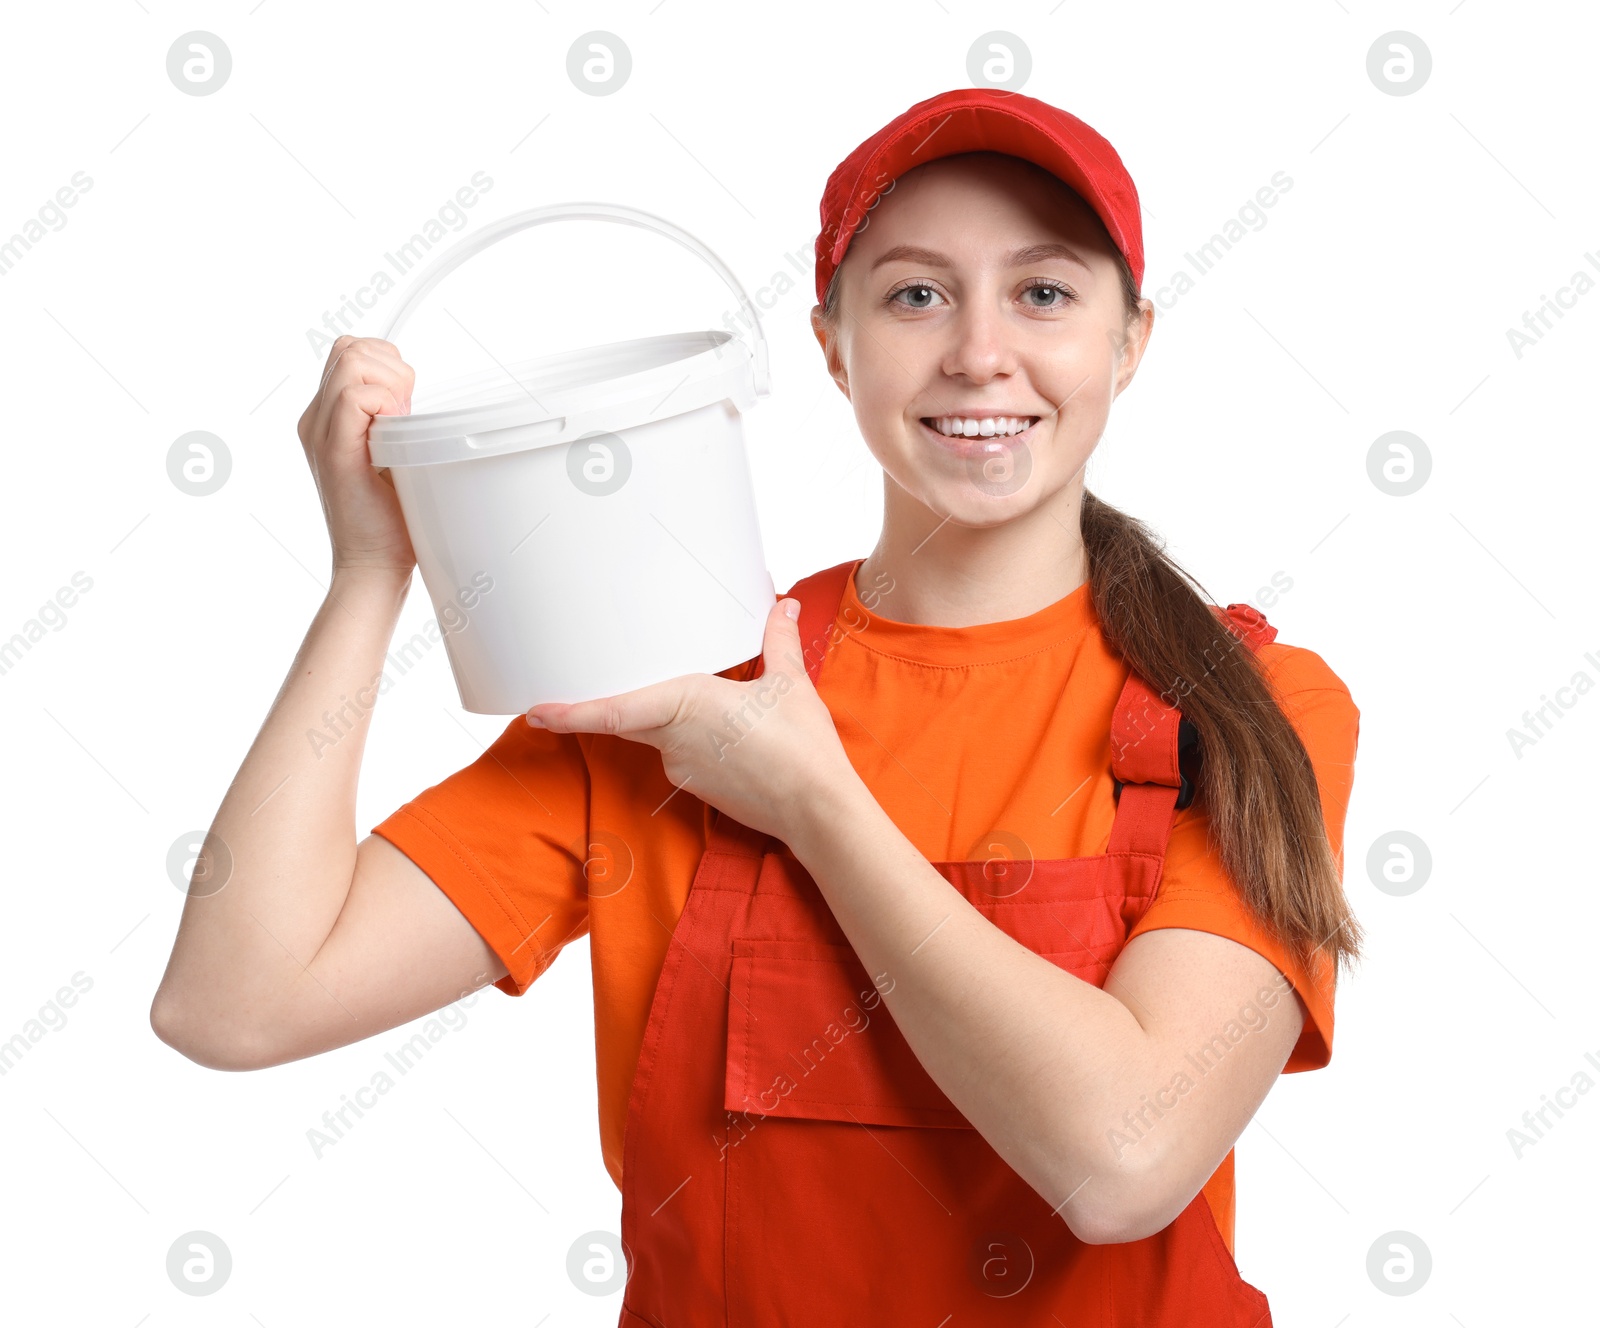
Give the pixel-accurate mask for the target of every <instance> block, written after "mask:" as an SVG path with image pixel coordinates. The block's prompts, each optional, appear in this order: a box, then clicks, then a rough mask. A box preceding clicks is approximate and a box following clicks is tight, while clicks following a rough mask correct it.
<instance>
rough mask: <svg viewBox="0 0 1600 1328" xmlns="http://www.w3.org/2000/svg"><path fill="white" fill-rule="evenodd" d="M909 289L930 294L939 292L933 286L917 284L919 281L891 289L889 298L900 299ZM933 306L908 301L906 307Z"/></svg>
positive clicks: (920, 307) (926, 307)
mask: <svg viewBox="0 0 1600 1328" xmlns="http://www.w3.org/2000/svg"><path fill="white" fill-rule="evenodd" d="M907 291H925V292H926V293H927V294H929V295H937V294H938V292H937V291H936V290H934V288H933V287H932V286H924V285H920V284H917V283H915V282H913V283H912V284H911V285H909V286H901V287H900V288H899V289H898V290H894V291H890V292H889V298H890V299H891V300H896V299H899V297H900V296H902V295H904V294H905V293H906V292H907ZM931 307H932V306H931V305H927V304H913V303H906V308H908V309H928V308H931Z"/></svg>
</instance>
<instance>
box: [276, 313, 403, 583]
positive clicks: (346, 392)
mask: <svg viewBox="0 0 1600 1328" xmlns="http://www.w3.org/2000/svg"><path fill="white" fill-rule="evenodd" d="M415 381H416V373H415V372H414V371H413V370H412V368H411V366H410V365H409V364H407V363H406V362H405V361H404V360H402V359H401V358H400V351H399V349H398V348H397V347H396V346H395V345H394V344H393V343H392V342H388V341H383V340H381V339H379V338H377V337H352V336H342V337H340V338H339V339H338V340H337V341H335V342H334V343H333V349H331V350H330V351H329V352H328V363H327V365H326V366H325V367H324V369H323V371H322V383H321V385H320V386H319V387H318V388H317V394H316V396H314V397H312V399H311V404H310V405H309V406H307V407H306V409H305V413H304V414H303V415H301V417H300V425H299V433H300V444H301V446H302V447H303V448H304V449H305V454H306V461H307V463H308V464H309V465H310V467H311V474H312V477H313V478H314V479H315V480H316V484H317V493H318V495H319V496H320V497H321V499H322V515H323V517H324V519H325V520H326V521H327V523H328V536H329V538H330V539H331V540H332V542H333V569H334V571H335V572H338V571H339V570H341V569H342V568H348V567H368V568H383V569H386V570H392V571H398V572H406V573H409V572H410V571H411V569H412V568H413V567H415V566H416V562H417V555H416V553H415V551H414V550H413V549H412V547H411V537H410V535H409V534H408V533H407V532H406V523H405V517H404V516H403V515H402V513H401V511H400V499H399V498H398V497H397V496H396V495H395V491H394V481H393V480H392V479H390V478H389V472H388V471H387V470H378V469H376V468H374V466H373V465H372V460H371V456H370V454H369V453H368V451H367V430H368V429H369V428H370V427H371V425H372V420H373V417H374V416H377V415H408V414H410V412H411V387H412V384H413V383H414V382H415Z"/></svg>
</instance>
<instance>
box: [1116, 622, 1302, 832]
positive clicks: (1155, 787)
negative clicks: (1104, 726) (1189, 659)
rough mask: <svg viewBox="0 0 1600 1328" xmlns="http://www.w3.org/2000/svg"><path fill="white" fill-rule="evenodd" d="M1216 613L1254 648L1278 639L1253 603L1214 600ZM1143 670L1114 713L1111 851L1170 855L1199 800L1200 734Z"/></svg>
mask: <svg viewBox="0 0 1600 1328" xmlns="http://www.w3.org/2000/svg"><path fill="white" fill-rule="evenodd" d="M1211 608H1212V612H1214V613H1215V614H1216V615H1217V617H1218V618H1219V619H1220V620H1221V621H1222V623H1223V625H1224V626H1225V627H1226V628H1227V629H1228V631H1229V632H1230V633H1231V634H1232V635H1233V636H1234V637H1235V638H1237V639H1238V640H1239V641H1242V642H1243V643H1244V645H1245V646H1246V647H1248V648H1249V649H1250V650H1257V649H1259V648H1260V647H1261V646H1263V645H1266V644H1267V643H1268V642H1270V641H1272V640H1274V639H1275V638H1276V637H1277V635H1278V629H1277V628H1276V627H1274V626H1272V624H1271V623H1269V622H1268V621H1267V619H1266V617H1265V615H1263V614H1262V613H1261V612H1260V611H1259V610H1258V609H1255V608H1252V607H1251V606H1250V605H1248V604H1230V605H1228V607H1227V608H1226V609H1222V608H1219V607H1218V606H1217V605H1215V604H1213V605H1212V606H1211ZM1177 699H1178V698H1176V697H1174V698H1173V700H1168V699H1167V697H1166V696H1165V695H1163V694H1161V693H1159V692H1158V691H1157V689H1156V688H1155V687H1153V686H1151V684H1150V683H1148V682H1146V681H1145V680H1144V679H1143V678H1141V677H1140V676H1139V675H1138V674H1137V673H1132V672H1130V673H1129V674H1128V680H1127V682H1126V683H1124V684H1123V688H1122V694H1121V695H1120V696H1119V697H1118V698H1117V704H1116V708H1115V709H1114V710H1113V711H1112V716H1111V774H1112V779H1113V781H1114V785H1115V791H1116V798H1117V816H1116V820H1115V821H1114V822H1112V826H1111V842H1110V845H1109V847H1108V849H1107V851H1108V852H1110V853H1144V854H1152V855H1154V856H1156V857H1165V856H1166V851H1167V839H1168V836H1169V835H1170V834H1171V833H1172V818H1173V813H1174V812H1175V811H1179V810H1182V809H1183V808H1185V807H1187V806H1188V805H1189V804H1190V803H1191V802H1193V801H1194V785H1193V783H1192V782H1191V780H1190V777H1189V775H1188V774H1187V773H1186V772H1185V771H1184V769H1183V768H1182V767H1183V765H1184V761H1183V758H1184V757H1185V756H1187V755H1189V754H1191V753H1192V752H1193V751H1194V749H1195V748H1196V747H1197V746H1198V738H1199V735H1198V733H1197V732H1196V730H1195V727H1194V725H1193V724H1191V723H1190V722H1189V721H1188V720H1187V719H1185V718H1184V717H1183V711H1182V710H1181V709H1180V708H1179V706H1177V705H1176V704H1174V703H1173V701H1175V700H1177Z"/></svg>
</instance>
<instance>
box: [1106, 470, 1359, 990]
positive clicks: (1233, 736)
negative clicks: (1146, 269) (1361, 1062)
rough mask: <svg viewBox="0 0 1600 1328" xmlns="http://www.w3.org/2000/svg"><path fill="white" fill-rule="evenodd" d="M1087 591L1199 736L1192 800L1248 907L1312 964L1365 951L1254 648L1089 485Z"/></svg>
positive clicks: (1301, 755)
mask: <svg viewBox="0 0 1600 1328" xmlns="http://www.w3.org/2000/svg"><path fill="white" fill-rule="evenodd" d="M1080 524H1081V529H1082V533H1083V545H1084V553H1085V556H1086V559H1087V561H1088V567H1089V591H1090V594H1091V595H1092V597H1093V601H1094V611H1095V616H1096V617H1098V618H1099V620H1100V626H1101V631H1102V632H1103V633H1104V635H1105V637H1106V641H1107V643H1108V644H1109V645H1110V646H1111V648H1112V649H1113V650H1115V651H1116V652H1117V653H1118V654H1119V655H1120V656H1121V657H1122V658H1123V659H1124V660H1125V661H1126V662H1127V664H1128V666H1129V668H1131V669H1132V670H1133V672H1135V673H1137V674H1138V675H1139V676H1140V677H1141V678H1143V679H1144V680H1145V681H1146V682H1147V683H1149V684H1151V686H1152V687H1154V688H1155V689H1156V691H1158V692H1164V693H1165V694H1166V695H1167V696H1169V697H1177V698H1179V699H1178V700H1177V701H1176V702H1175V704H1177V706H1178V708H1179V709H1180V710H1182V712H1183V717H1184V718H1185V719H1186V720H1188V721H1189V722H1190V723H1191V724H1193V725H1194V728H1195V731H1196V733H1197V734H1198V735H1199V751H1200V764H1199V772H1198V776H1197V778H1196V781H1195V802H1196V804H1197V805H1198V806H1200V807H1203V808H1204V810H1205V813H1206V816H1207V818H1208V833H1209V835H1210V837H1211V842H1212V843H1213V844H1214V845H1215V846H1216V849H1217V852H1218V855H1219V856H1220V858H1221V860H1222V864H1223V866H1224V868H1225V869H1226V870H1227V872H1228V874H1229V875H1230V876H1231V877H1232V878H1233V879H1234V881H1235V882H1237V883H1238V886H1239V889H1240V891H1241V893H1242V894H1243V896H1244V899H1245V901H1246V903H1247V904H1248V905H1249V907H1250V909H1251V910H1252V912H1254V913H1255V915H1256V916H1257V917H1258V918H1259V919H1260V920H1261V922H1262V923H1263V924H1265V926H1266V928H1267V930H1269V931H1270V932H1271V933H1272V934H1273V935H1274V936H1275V937H1276V938H1277V939H1278V940H1279V941H1280V942H1282V943H1283V944H1284V945H1285V946H1286V948H1288V949H1289V950H1290V951H1291V952H1292V953H1293V954H1294V955H1295V956H1296V958H1297V959H1298V960H1299V961H1300V963H1301V964H1302V965H1304V966H1305V967H1306V968H1307V970H1308V971H1311V972H1314V971H1315V965H1314V956H1315V952H1316V951H1318V950H1322V951H1323V952H1325V953H1326V954H1327V956H1328V958H1329V959H1330V960H1331V961H1332V962H1333V964H1334V965H1335V966H1337V965H1338V964H1339V963H1341V962H1344V963H1349V962H1351V961H1353V960H1355V959H1356V958H1358V957H1359V956H1360V953H1361V939H1362V932H1361V926H1360V924H1359V923H1358V922H1357V921H1356V919H1355V916H1354V914H1353V913H1352V912H1351V910H1350V906H1349V904H1348V902H1347V901H1346V899H1345V897H1344V891H1343V887H1342V886H1341V883H1340V879H1339V876H1340V873H1339V864H1338V862H1337V861H1336V860H1335V858H1334V855H1333V850H1332V847H1331V845H1330V844H1329V843H1328V833H1327V827H1326V825H1325V824H1324V822H1323V819H1322V798H1321V795H1320V794H1319V792H1318V791H1317V778H1316V772H1315V771H1314V770H1313V768H1312V765H1311V759H1310V757H1309V756H1308V755H1307V754H1306V749H1305V746H1304V745H1303V744H1302V743H1301V741H1300V736H1299V734H1297V733H1296V732H1295V730H1294V727H1293V725H1291V724H1290V723H1289V720H1288V718H1287V717H1286V716H1285V715H1284V713H1283V711H1282V709H1281V708H1280V707H1279V705H1278V703H1277V700H1276V699H1275V697H1274V696H1273V693H1272V688H1271V684H1270V682H1269V681H1268V679H1267V676H1266V674H1265V673H1264V672H1263V671H1262V668H1261V665H1260V664H1259V662H1258V661H1257V659H1256V656H1255V652H1254V651H1253V650H1251V649H1250V648H1249V647H1248V646H1246V645H1245V644H1244V642H1243V641H1241V640H1240V639H1239V638H1238V637H1237V636H1235V635H1234V633H1233V632H1232V631H1231V629H1230V628H1229V627H1228V625H1227V623H1226V622H1225V621H1224V620H1222V619H1221V618H1220V617H1219V616H1218V614H1217V613H1216V611H1215V610H1214V609H1213V608H1212V607H1211V605H1210V604H1209V603H1208V602H1207V601H1206V599H1205V598H1203V597H1202V596H1201V594H1200V593H1198V589H1197V587H1196V586H1194V585H1193V584H1192V583H1191V580H1190V578H1189V576H1188V574H1187V573H1186V572H1184V571H1183V569H1182V568H1180V567H1179V566H1178V565H1177V564H1176V563H1175V562H1173V561H1172V559H1170V558H1169V557H1167V555H1166V552H1165V551H1164V550H1163V549H1162V547H1161V546H1160V545H1159V544H1158V543H1157V541H1156V540H1155V538H1154V537H1153V536H1152V534H1151V532H1150V531H1149V529H1148V528H1147V527H1146V526H1145V525H1144V524H1143V523H1142V522H1140V521H1138V520H1136V519H1135V518H1133V517H1131V516H1129V515H1127V514H1126V513H1125V512H1120V511H1118V510H1117V509H1116V508H1114V507H1112V506H1111V505H1110V504H1109V503H1105V502H1102V501H1101V500H1100V499H1099V498H1097V497H1095V495H1094V494H1092V493H1090V492H1089V491H1088V490H1087V489H1085V490H1084V494H1083V509H1082V515H1081V518H1080Z"/></svg>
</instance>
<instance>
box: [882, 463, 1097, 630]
mask: <svg viewBox="0 0 1600 1328" xmlns="http://www.w3.org/2000/svg"><path fill="white" fill-rule="evenodd" d="M1082 503H1083V479H1082V475H1081V473H1080V475H1079V476H1078V477H1077V478H1076V479H1075V480H1074V481H1073V483H1072V484H1070V485H1067V486H1065V487H1064V488H1063V489H1061V490H1060V491H1059V492H1058V493H1056V494H1055V495H1054V496H1053V497H1052V498H1050V499H1049V500H1048V501H1046V502H1044V503H1041V504H1040V505H1039V506H1037V507H1035V508H1034V509H1033V510H1032V511H1030V512H1028V513H1025V514H1024V515H1022V516H1019V517H1015V518H1013V519H1012V520H1010V521H1006V522H1002V523H1001V524H999V525H995V526H964V525H958V524H957V523H956V522H955V521H953V520H947V519H945V518H943V517H941V516H940V515H938V514H937V513H934V512H932V511H930V510H929V509H928V508H927V507H926V506H924V505H923V504H922V503H920V502H918V501H917V500H916V499H915V498H913V497H912V496H911V495H910V494H908V493H906V492H905V490H903V489H901V488H900V486H899V485H897V484H895V483H894V482H893V481H892V480H891V479H890V478H889V477H888V475H885V476H884V504H883V530H882V532H881V533H880V534H879V536H878V543H877V545H876V546H875V547H874V548H873V550H872V552H871V553H870V554H868V555H867V557H866V559H865V560H864V561H863V562H862V564H861V566H860V567H859V568H857V569H856V589H857V592H858V593H859V594H860V595H861V596H862V597H863V598H864V599H865V600H866V602H867V604H868V606H869V607H871V609H872V611H873V612H874V613H876V614H878V615H879V616H880V617H884V618H892V619H894V620H895V621H897V622H905V623H918V624H922V625H924V626H928V627H973V626H977V625H979V624H981V623H991V622H1004V621H1006V620H1008V619H1011V618H1026V617H1027V616H1028V615H1029V614H1033V613H1037V612H1039V610H1040V609H1043V608H1047V607H1048V606H1049V605H1051V604H1054V603H1055V602H1056V601H1057V600H1059V599H1062V598H1063V597H1065V596H1067V595H1070V594H1071V593H1072V592H1073V591H1074V590H1076V589H1077V588H1078V587H1079V586H1081V585H1082V584H1083V583H1084V581H1085V580H1087V578H1088V561H1087V558H1086V557H1085V554H1084V548H1083V538H1082V536H1081V534H1080V533H1079V523H1078V521H1079V512H1080V509H1081V507H1082ZM874 586H891V587H892V589H890V590H887V591H886V592H882V593H880V595H879V596H878V597H877V598H876V599H873V598H868V595H869V590H870V589H871V588H872V587H874Z"/></svg>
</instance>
